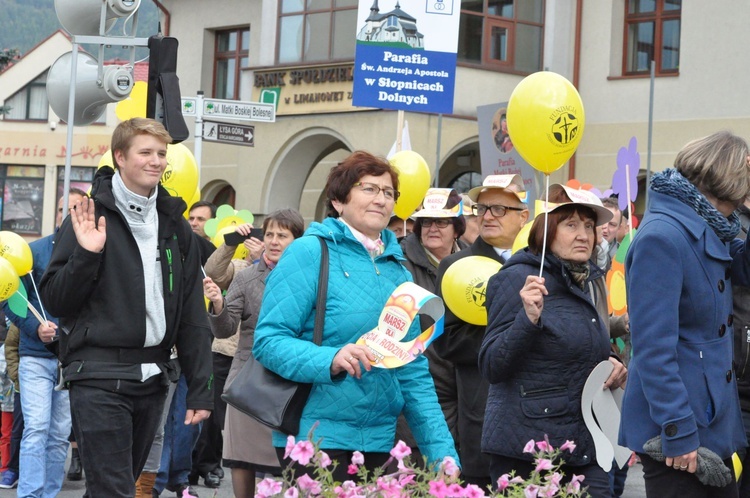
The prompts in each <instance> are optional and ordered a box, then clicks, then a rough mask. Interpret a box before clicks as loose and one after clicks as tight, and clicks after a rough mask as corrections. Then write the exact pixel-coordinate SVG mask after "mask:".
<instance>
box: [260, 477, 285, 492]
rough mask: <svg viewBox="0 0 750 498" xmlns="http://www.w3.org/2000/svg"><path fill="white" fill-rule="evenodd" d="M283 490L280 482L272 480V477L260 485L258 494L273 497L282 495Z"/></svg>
mask: <svg viewBox="0 0 750 498" xmlns="http://www.w3.org/2000/svg"><path fill="white" fill-rule="evenodd" d="M281 488H282V486H281V483H280V482H279V481H276V480H274V479H271V478H270V477H266V478H265V479H263V480H262V481H260V482H259V483H258V487H257V491H258V494H263V495H265V496H272V495H275V494H278V493H281Z"/></svg>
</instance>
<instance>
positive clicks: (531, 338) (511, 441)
mask: <svg viewBox="0 0 750 498" xmlns="http://www.w3.org/2000/svg"><path fill="white" fill-rule="evenodd" d="M540 262H541V258H540V256H536V255H534V254H532V253H530V252H528V249H525V250H523V251H521V252H518V253H516V254H514V255H513V257H511V258H510V260H509V261H508V262H507V263H506V264H505V266H504V267H503V268H502V270H500V272H499V273H498V274H496V275H495V276H493V277H492V278H491V279H490V281H489V284H488V287H487V314H488V324H487V334H486V335H485V337H484V342H483V343H482V348H481V350H480V352H479V368H480V370H481V372H482V375H483V376H484V378H485V379H487V380H488V381H489V383H490V391H489V397H488V398H487V409H486V411H485V420H484V429H483V431H482V451H484V452H486V453H492V454H496V455H503V456H507V457H512V458H518V459H523V460H531V459H532V458H533V455H531V454H529V453H524V452H523V448H524V446H525V445H526V443H527V442H528V441H529V440H530V439H534V440H535V441H539V440H544V437H545V436H548V437H549V441H550V443H551V444H552V445H553V446H554V447H556V448H557V447H559V446H561V445H562V444H563V443H564V442H565V441H566V440H572V441H574V442H575V443H576V445H577V446H576V449H575V451H574V452H573V453H572V454H571V455H566V457H565V460H566V463H568V464H569V465H586V464H590V463H591V462H594V461H595V460H596V453H595V451H594V443H593V440H592V438H591V434H590V433H589V431H588V429H586V424H585V423H584V421H583V414H582V413H581V394H582V392H583V386H584V384H585V383H586V379H587V378H588V376H589V374H590V373H591V371H592V370H593V369H594V367H595V366H596V365H597V364H599V363H600V362H602V361H605V360H607V359H608V358H609V356H610V347H609V334H608V333H607V327H606V325H605V323H604V322H603V321H602V320H601V319H600V317H599V314H598V312H597V309H596V307H595V306H594V304H593V302H592V300H591V297H590V295H589V289H590V288H591V287H590V286H589V285H586V286H585V289H586V290H585V291H582V290H581V288H580V287H578V286H577V285H576V284H575V283H573V282H572V280H571V278H570V276H569V274H568V272H567V270H566V269H565V268H564V267H563V265H562V263H561V262H560V260H559V259H557V258H556V257H555V256H552V255H547V257H546V258H545V264H544V273H543V277H544V279H545V286H546V287H547V291H548V292H549V294H548V295H547V296H545V297H544V309H543V310H542V316H541V319H540V320H539V323H538V324H533V323H531V321H529V319H528V317H527V316H526V312H525V311H524V309H523V303H522V302H521V296H520V295H519V292H520V290H521V288H522V287H523V286H524V284H525V282H526V277H527V276H529V275H539V266H540ZM591 268H592V269H591V275H590V276H589V281H591V280H593V279H596V278H600V277H601V276H602V273H601V270H599V269H598V268H597V267H594V266H592V267H591Z"/></svg>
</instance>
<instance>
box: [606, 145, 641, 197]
mask: <svg viewBox="0 0 750 498" xmlns="http://www.w3.org/2000/svg"><path fill="white" fill-rule="evenodd" d="M626 168H627V170H628V175H629V176H630V199H629V200H630V201H635V198H636V197H638V171H639V170H640V169H641V155H640V154H639V153H638V140H636V138H635V137H632V138H631V139H630V143H629V144H628V148H627V149H626V148H625V147H620V150H619V151H617V171H615V174H614V175H612V191H613V192H614V193H615V194H617V204H618V205H619V207H620V210H621V211H625V210H626V209H627V208H628V182H627V180H628V178H627V176H626V174H625V170H626Z"/></svg>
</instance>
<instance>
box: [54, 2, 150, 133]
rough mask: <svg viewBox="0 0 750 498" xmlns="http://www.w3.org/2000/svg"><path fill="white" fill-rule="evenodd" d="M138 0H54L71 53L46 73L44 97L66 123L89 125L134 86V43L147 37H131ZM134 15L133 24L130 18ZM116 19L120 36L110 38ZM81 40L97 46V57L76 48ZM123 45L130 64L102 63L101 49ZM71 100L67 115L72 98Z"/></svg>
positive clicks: (138, 4)
mask: <svg viewBox="0 0 750 498" xmlns="http://www.w3.org/2000/svg"><path fill="white" fill-rule="evenodd" d="M140 2H141V0H55V11H56V12H57V18H58V20H59V21H60V24H62V26H63V28H64V29H65V30H66V31H67V32H68V33H69V34H70V35H71V36H72V39H73V51H72V52H69V53H67V54H63V55H62V56H60V58H58V59H57V60H56V61H55V63H54V64H53V65H52V67H51V68H50V70H49V73H48V75H47V100H49V103H50V107H52V110H53V111H55V114H57V115H58V116H59V117H60V118H61V119H63V120H64V121H66V122H67V121H68V120H71V121H72V124H73V125H75V126H81V125H87V124H90V123H93V122H94V121H96V120H97V119H99V117H100V116H101V115H102V114H103V113H104V111H105V109H106V107H107V104H110V103H112V102H118V101H120V100H123V99H125V98H126V97H127V96H128V95H130V91H131V90H132V89H133V83H134V79H133V64H134V60H135V47H136V46H145V44H146V43H145V39H143V38H140V39H139V38H135V30H136V27H137V24H138V15H137V11H138V7H140ZM131 18H132V22H128V21H129V20H130V19H131ZM118 19H125V21H123V23H122V24H123V29H122V34H121V35H117V36H113V35H110V34H109V32H110V30H112V28H113V26H114V25H115V23H116V22H117V21H118ZM81 43H92V44H96V45H98V47H99V53H98V58H96V57H94V56H92V55H89V54H87V53H85V52H79V51H78V45H79V44H81ZM113 45H114V46H122V47H127V48H129V49H130V63H129V64H126V65H119V66H114V65H112V66H107V67H104V66H103V63H102V62H103V58H104V48H105V47H109V46H113ZM71 99H72V100H73V104H74V106H73V109H72V114H71V109H70V101H71Z"/></svg>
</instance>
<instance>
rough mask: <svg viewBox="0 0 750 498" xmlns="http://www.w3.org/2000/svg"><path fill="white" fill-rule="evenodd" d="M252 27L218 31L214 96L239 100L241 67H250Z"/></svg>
mask: <svg viewBox="0 0 750 498" xmlns="http://www.w3.org/2000/svg"><path fill="white" fill-rule="evenodd" d="M249 53H250V28H238V29H233V30H227V31H218V32H217V33H216V51H215V53H214V61H215V62H214V64H215V66H214V97H215V98H217V99H229V100H239V98H240V69H242V68H245V67H248V66H249V62H250V59H249V57H248V54H249Z"/></svg>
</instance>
